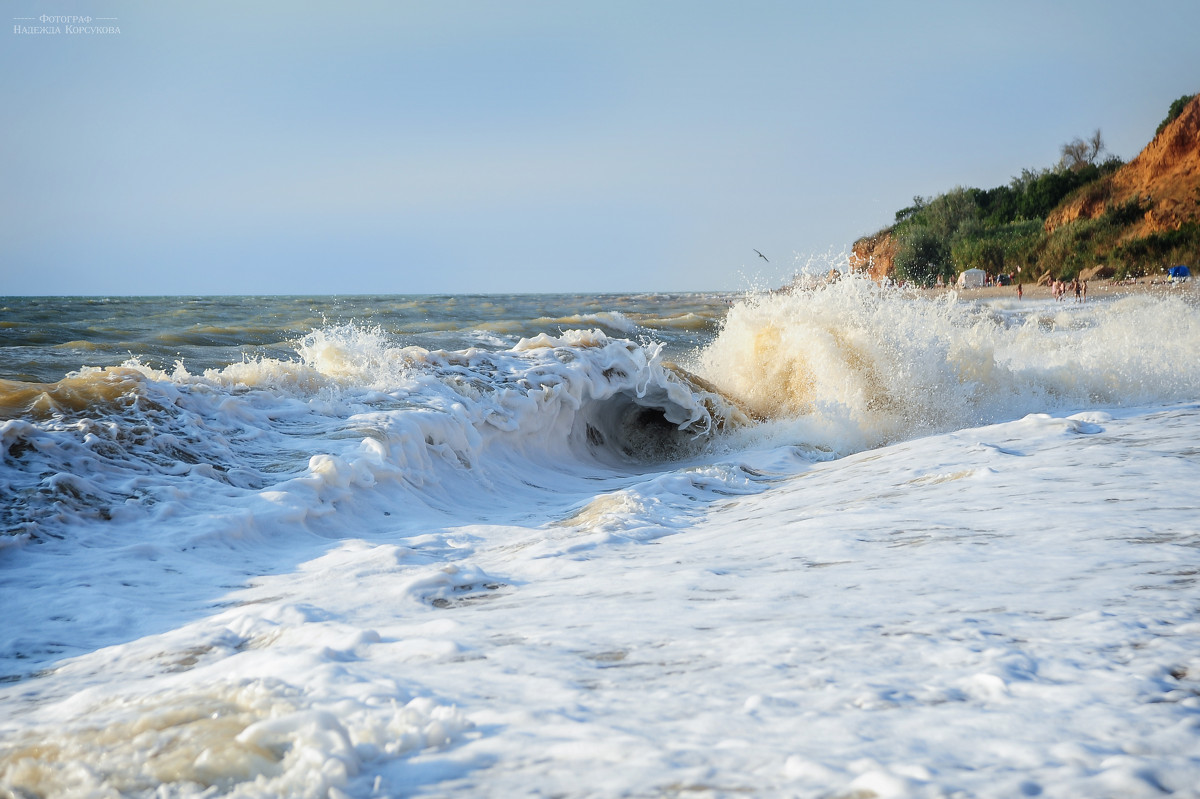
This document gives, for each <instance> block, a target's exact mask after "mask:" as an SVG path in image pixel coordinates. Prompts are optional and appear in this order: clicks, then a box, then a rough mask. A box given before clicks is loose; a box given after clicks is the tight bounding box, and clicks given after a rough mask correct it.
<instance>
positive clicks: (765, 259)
mask: <svg viewBox="0 0 1200 799" xmlns="http://www.w3.org/2000/svg"><path fill="white" fill-rule="evenodd" d="M750 249H752V250H754V248H753V247H751V248H750ZM754 251H755V252H758V250H754ZM758 257H759V258H762V259H763V260H764V261H766V262H767V263H771V259H770V258H768V257H767V256H765V255H763V254H762V253H761V252H758Z"/></svg>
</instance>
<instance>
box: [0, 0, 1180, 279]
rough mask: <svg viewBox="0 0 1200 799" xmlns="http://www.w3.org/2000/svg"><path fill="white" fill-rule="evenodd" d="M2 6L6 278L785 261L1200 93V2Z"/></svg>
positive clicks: (1, 193) (2, 259) (1149, 121)
mask: <svg viewBox="0 0 1200 799" xmlns="http://www.w3.org/2000/svg"><path fill="white" fill-rule="evenodd" d="M4 7H5V9H6V10H8V12H9V16H10V17H12V18H13V20H12V21H11V22H10V21H8V20H4V22H5V25H4V27H2V28H0V40H3V41H0V98H2V99H0V295H135V294H144V295H161V294H167V295H173V294H340V295H348V294H413V293H493V292H560V291H562V292H633V291H740V290H746V289H749V288H759V287H764V286H769V285H774V284H777V283H779V282H781V281H783V280H786V279H788V278H789V277H790V276H791V275H792V273H793V272H795V271H796V270H797V269H800V268H803V267H804V266H805V265H806V264H809V263H810V262H815V263H824V261H825V259H827V258H829V257H831V256H833V257H836V255H837V254H838V253H842V252H845V251H846V250H848V248H849V246H850V245H851V243H852V242H853V241H854V240H855V239H856V238H858V237H860V236H863V235H866V234H870V233H873V232H875V231H877V230H879V229H880V228H883V227H885V226H886V225H888V224H889V223H890V222H892V221H893V219H894V215H895V212H896V211H897V210H899V209H900V208H903V207H905V206H907V205H910V204H911V201H912V198H913V197H914V196H931V195H934V194H938V193H941V192H944V191H947V190H949V189H951V188H954V187H955V186H978V187H980V188H991V187H994V186H998V185H1002V184H1006V183H1008V182H1009V181H1010V180H1011V179H1012V178H1013V177H1014V176H1016V175H1019V174H1020V173H1021V171H1022V169H1026V168H1029V169H1040V168H1044V167H1048V166H1051V165H1053V164H1054V163H1055V162H1056V161H1057V160H1058V157H1059V152H1060V148H1061V146H1062V145H1063V144H1064V143H1065V142H1068V141H1070V140H1071V139H1073V138H1075V137H1084V138H1086V137H1087V136H1089V135H1091V133H1092V132H1093V131H1095V130H1096V129H1100V130H1101V132H1102V135H1103V138H1104V141H1105V143H1106V145H1107V148H1108V152H1109V153H1111V154H1114V155H1117V156H1120V157H1121V158H1123V159H1125V160H1129V159H1132V158H1133V157H1134V156H1136V155H1137V153H1138V152H1139V151H1140V150H1141V149H1142V147H1144V146H1145V144H1146V143H1147V142H1148V141H1149V140H1150V139H1151V138H1152V137H1153V135H1154V129H1155V127H1156V126H1157V125H1158V123H1159V122H1160V121H1161V120H1162V119H1163V118H1164V117H1165V115H1166V113H1167V109H1168V107H1169V106H1170V104H1171V102H1172V101H1173V100H1175V99H1176V98H1178V97H1180V96H1183V95H1186V94H1193V93H1196V92H1198V91H1200V47H1198V46H1197V45H1196V31H1197V30H1200V3H1197V2H1196V0H1136V1H1131V2H1107V1H1106V0H1062V1H1061V2H1055V0H1036V2H1026V0H1006V2H1003V3H1000V2H965V1H964V0H959V1H957V2H919V1H918V0H910V1H909V2H863V1H862V0H840V1H839V2H832V0H831V1H830V2H801V1H800V0H792V2H783V1H781V2H756V1H755V0H748V1H740V2H737V3H733V2H722V3H717V2H706V1H705V0H687V1H681V2H665V1H663V2H659V1H658V0H641V2H624V0H607V1H606V2H562V1H561V0H559V1H558V2H523V1H522V0H507V1H506V2H486V1H484V0H478V1H477V2H461V1H460V0H430V1H429V2H407V1H405V0H396V1H395V2H367V1H365V0H347V1H346V2H338V3H333V2H328V3H321V2H287V3H285V2H257V3H243V2H229V1H227V0H204V1H203V2H200V0H192V2H170V3H164V2H149V1H143V2H136V3H135V2H125V1H124V0H5V3H4ZM43 16H45V17H48V18H52V17H60V16H80V17H90V18H92V20H93V21H92V22H91V23H86V24H84V25H82V26H77V27H82V28H84V29H87V28H94V27H109V28H116V29H117V31H119V32H110V33H74V32H68V29H67V28H68V24H72V23H68V24H63V23H57V24H55V23H44V22H41V21H39V20H40V19H41V17H43ZM21 18H32V21H22V20H21ZM98 18H107V20H106V21H98ZM30 27H34V28H47V27H49V28H54V27H57V28H58V29H60V31H61V33H58V34H53V33H31V32H23V31H24V30H25V29H27V28H30ZM756 249H757V250H760V251H761V252H762V253H763V254H764V255H765V256H766V257H767V258H768V259H769V261H764V260H762V259H760V258H759V257H758V255H757V254H756V253H755V250H756Z"/></svg>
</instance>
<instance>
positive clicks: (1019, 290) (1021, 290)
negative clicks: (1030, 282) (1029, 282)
mask: <svg viewBox="0 0 1200 799" xmlns="http://www.w3.org/2000/svg"><path fill="white" fill-rule="evenodd" d="M1024 296H1025V287H1024V286H1022V285H1021V284H1020V283H1018V284H1017V299H1018V300H1019V299H1021V298H1022V297H1024Z"/></svg>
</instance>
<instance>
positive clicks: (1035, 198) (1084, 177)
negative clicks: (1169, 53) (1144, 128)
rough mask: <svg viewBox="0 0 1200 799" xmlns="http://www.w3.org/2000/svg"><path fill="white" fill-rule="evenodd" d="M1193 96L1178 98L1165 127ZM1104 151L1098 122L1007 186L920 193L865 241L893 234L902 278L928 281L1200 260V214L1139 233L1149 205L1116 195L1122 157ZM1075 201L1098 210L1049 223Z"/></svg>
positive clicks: (1135, 271) (1149, 269) (1028, 276)
mask: <svg viewBox="0 0 1200 799" xmlns="http://www.w3.org/2000/svg"><path fill="white" fill-rule="evenodd" d="M1190 100H1191V98H1190V97H1183V98H1180V99H1179V100H1177V101H1175V102H1174V103H1172V105H1171V108H1170V111H1169V112H1168V115H1167V118H1166V119H1165V120H1164V121H1163V123H1162V125H1160V126H1159V130H1158V132H1159V133H1161V132H1162V130H1163V129H1164V128H1165V127H1166V126H1167V125H1168V124H1170V123H1171V122H1172V121H1173V120H1175V119H1176V118H1177V117H1179V116H1180V114H1181V113H1182V111H1183V109H1184V108H1185V107H1186V106H1187V104H1188V102H1189V101H1190ZM1103 150H1104V144H1103V140H1102V139H1101V136H1100V131H1096V132H1095V134H1094V135H1093V136H1092V137H1091V138H1090V139H1088V140H1086V141H1085V140H1083V139H1075V140H1074V141H1072V142H1069V143H1067V144H1064V145H1063V147H1062V159H1061V160H1060V161H1059V163H1058V164H1056V165H1055V166H1053V167H1050V168H1046V169H1041V170H1036V171H1035V170H1029V169H1025V170H1023V171H1022V172H1021V174H1020V176H1018V177H1015V178H1013V180H1012V181H1011V182H1010V183H1009V184H1008V185H1006V186H997V187H996V188H992V189H977V188H962V187H957V188H954V189H952V190H951V191H949V192H946V193H945V194H940V195H937V196H935V197H928V198H925V197H914V198H913V204H912V205H911V206H909V207H907V208H904V209H902V210H900V211H898V212H896V219H895V223H894V224H893V225H891V226H890V227H888V228H885V229H884V230H882V231H879V232H878V233H876V234H874V236H871V237H867V238H865V239H862V240H860V243H861V242H867V241H879V240H881V239H883V238H885V237H891V238H892V239H894V242H895V255H894V257H893V260H892V268H893V270H894V275H895V277H896V278H897V279H899V280H906V281H910V282H913V283H917V284H921V285H930V284H932V283H935V282H936V281H937V280H938V278H939V277H940V278H942V279H943V280H945V281H946V282H951V281H953V280H954V279H955V277H956V276H957V275H958V274H959V273H960V272H962V271H963V270H965V269H971V268H979V269H983V270H985V271H987V272H988V274H991V275H997V274H1011V275H1014V276H1015V277H1016V278H1017V279H1020V280H1024V281H1026V282H1029V281H1034V280H1037V279H1039V278H1042V277H1044V276H1047V275H1048V276H1050V277H1054V278H1063V279H1070V278H1073V277H1075V276H1077V275H1079V274H1080V272H1083V271H1084V270H1089V269H1092V270H1096V271H1098V272H1100V273H1102V274H1107V275H1113V276H1116V277H1124V276H1126V275H1146V274H1151V273H1154V272H1156V271H1158V270H1161V269H1162V268H1163V267H1164V266H1167V265H1169V264H1172V263H1191V264H1193V265H1195V264H1196V263H1197V262H1198V261H1200V224H1197V222H1195V221H1190V222H1186V223H1184V224H1182V225H1181V226H1180V227H1179V228H1178V229H1174V230H1168V231H1163V232H1153V233H1149V234H1147V235H1140V236H1139V235H1136V232H1137V229H1138V225H1140V224H1141V223H1142V221H1143V219H1144V218H1146V217H1147V212H1148V211H1149V210H1150V207H1149V205H1148V204H1147V203H1146V201H1144V200H1143V199H1142V198H1141V197H1133V198H1132V199H1129V200H1126V201H1123V202H1119V201H1114V199H1113V197H1112V196H1111V195H1112V186H1113V180H1112V176H1113V175H1114V174H1115V173H1116V172H1117V171H1118V170H1119V169H1121V167H1122V166H1124V163H1123V162H1122V161H1121V159H1119V158H1117V157H1115V156H1114V157H1109V158H1108V159H1106V160H1103V161H1100V160H1099V159H1100V155H1101V153H1102V152H1103ZM1197 197H1198V198H1200V187H1198V188H1197ZM1073 202H1075V203H1082V204H1084V205H1087V206H1089V207H1091V208H1094V209H1096V211H1095V213H1093V214H1092V215H1091V218H1083V217H1080V218H1076V219H1073V220H1072V221H1069V222H1068V223H1065V224H1058V225H1052V226H1048V225H1046V220H1047V217H1049V216H1050V215H1051V213H1052V212H1053V211H1054V210H1055V209H1056V208H1059V207H1060V206H1062V205H1064V204H1068V203H1073ZM1197 203H1198V204H1200V199H1198V200H1197ZM1050 227H1052V228H1053V229H1052V230H1049V232H1047V231H1048V229H1049V228H1050ZM857 246H858V245H857V244H856V249H857Z"/></svg>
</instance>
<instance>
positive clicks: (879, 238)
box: [850, 230, 899, 280]
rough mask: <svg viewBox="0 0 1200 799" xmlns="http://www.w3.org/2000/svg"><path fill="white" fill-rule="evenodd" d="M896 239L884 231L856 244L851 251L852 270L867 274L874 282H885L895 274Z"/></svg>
mask: <svg viewBox="0 0 1200 799" xmlns="http://www.w3.org/2000/svg"><path fill="white" fill-rule="evenodd" d="M898 247H899V244H898V242H897V241H896V237H895V236H893V235H892V234H891V233H890V232H888V231H886V230H884V231H880V232H879V233H876V234H875V235H874V236H866V237H864V238H861V239H859V240H858V241H856V242H854V245H853V247H852V248H851V250H850V269H851V270H853V271H855V272H866V273H867V274H868V275H870V276H871V279H872V280H883V279H884V278H887V277H890V276H891V275H892V274H893V273H894V272H895V265H894V262H895V259H896V249H897V248H898Z"/></svg>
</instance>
